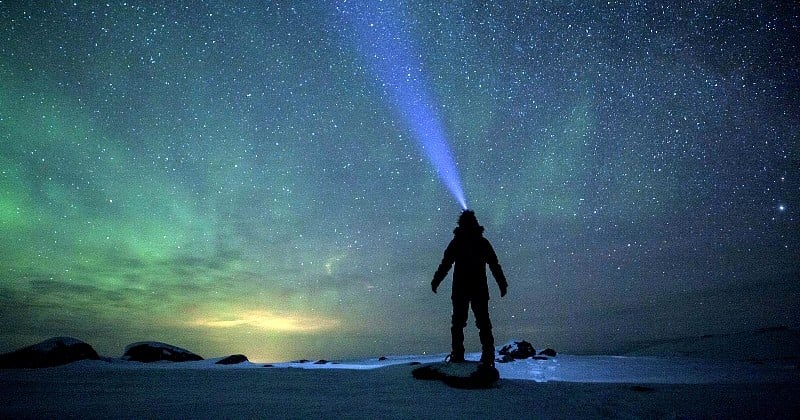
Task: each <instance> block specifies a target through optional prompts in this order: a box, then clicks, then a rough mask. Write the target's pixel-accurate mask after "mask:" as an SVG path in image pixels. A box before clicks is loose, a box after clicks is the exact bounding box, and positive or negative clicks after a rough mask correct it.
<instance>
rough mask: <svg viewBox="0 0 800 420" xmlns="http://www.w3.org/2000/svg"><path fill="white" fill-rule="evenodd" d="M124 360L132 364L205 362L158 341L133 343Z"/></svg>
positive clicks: (196, 356) (126, 351)
mask: <svg viewBox="0 0 800 420" xmlns="http://www.w3.org/2000/svg"><path fill="white" fill-rule="evenodd" d="M122 358H123V359H125V360H129V361H132V362H144V363H151V362H162V361H164V362H192V361H197V360H203V358H202V357H200V356H198V355H196V354H194V353H192V352H190V351H189V350H186V349H182V348H180V347H176V346H173V345H170V344H166V343H160V342H158V341H145V342H140V343H133V344H130V345H128V346H127V347H125V354H124V355H122Z"/></svg>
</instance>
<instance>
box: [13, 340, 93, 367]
mask: <svg viewBox="0 0 800 420" xmlns="http://www.w3.org/2000/svg"><path fill="white" fill-rule="evenodd" d="M85 359H89V360H100V356H99V355H98V354H97V352H96V351H95V350H94V349H93V348H92V346H90V345H89V344H86V343H84V342H83V341H81V340H78V339H76V338H71V337H54V338H50V339H48V340H45V341H42V342H41V343H38V344H34V345H32V346H28V347H23V348H21V349H19V350H16V351H12V352H10V353H5V354H2V355H0V368H6V369H18V368H45V367H53V366H60V365H65V364H67V363H72V362H75V361H78V360H85Z"/></svg>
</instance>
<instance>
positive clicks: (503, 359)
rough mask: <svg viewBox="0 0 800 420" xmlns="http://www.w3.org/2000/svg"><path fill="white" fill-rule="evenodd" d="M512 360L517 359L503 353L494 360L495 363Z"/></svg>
mask: <svg viewBox="0 0 800 420" xmlns="http://www.w3.org/2000/svg"><path fill="white" fill-rule="evenodd" d="M514 360H517V359H515V358H513V357H511V356H509V355H507V354H504V355H502V356H501V357H498V358H497V360H496V362H497V363H508V362H513V361H514Z"/></svg>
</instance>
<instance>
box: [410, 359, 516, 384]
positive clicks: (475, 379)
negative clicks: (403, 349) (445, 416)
mask: <svg viewBox="0 0 800 420" xmlns="http://www.w3.org/2000/svg"><path fill="white" fill-rule="evenodd" d="M411 375H412V376H413V377H414V378H415V379H421V380H428V381H430V380H438V381H442V382H444V383H445V384H446V385H447V386H450V387H453V388H459V389H485V388H492V387H494V386H495V385H496V384H497V381H498V380H499V379H500V372H498V370H497V369H496V368H495V367H494V366H492V365H488V364H483V363H479V362H473V361H466V362H460V363H449V362H437V363H429V364H426V365H423V366H421V367H418V368H416V369H414V370H413V371H411Z"/></svg>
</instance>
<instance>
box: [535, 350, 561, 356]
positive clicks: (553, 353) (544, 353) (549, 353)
mask: <svg viewBox="0 0 800 420" xmlns="http://www.w3.org/2000/svg"><path fill="white" fill-rule="evenodd" d="M556 354H557V353H556V351H555V350H553V349H550V348H547V349H544V350H542V351H541V352H539V355H540V356H549V357H556Z"/></svg>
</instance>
